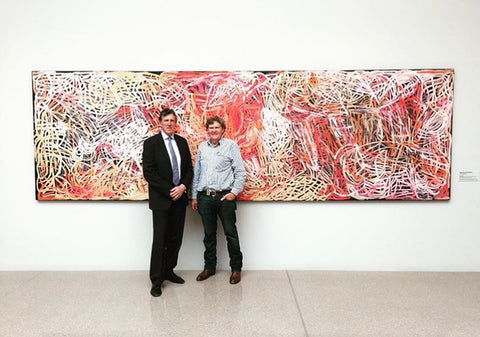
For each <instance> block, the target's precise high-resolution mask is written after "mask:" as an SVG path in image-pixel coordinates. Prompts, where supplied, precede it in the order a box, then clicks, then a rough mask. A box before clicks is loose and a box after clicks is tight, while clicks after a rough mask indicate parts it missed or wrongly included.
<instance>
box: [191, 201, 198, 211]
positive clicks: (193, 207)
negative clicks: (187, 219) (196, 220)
mask: <svg viewBox="0 0 480 337" xmlns="http://www.w3.org/2000/svg"><path fill="white" fill-rule="evenodd" d="M192 209H193V210H194V211H196V210H197V209H198V202H197V199H192Z"/></svg>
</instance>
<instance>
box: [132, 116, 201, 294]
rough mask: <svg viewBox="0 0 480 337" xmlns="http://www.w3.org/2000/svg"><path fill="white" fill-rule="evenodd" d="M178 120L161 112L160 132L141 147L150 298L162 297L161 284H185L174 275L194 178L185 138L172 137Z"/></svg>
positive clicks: (174, 135)
mask: <svg viewBox="0 0 480 337" xmlns="http://www.w3.org/2000/svg"><path fill="white" fill-rule="evenodd" d="M176 126H177V116H176V115H175V112H174V111H173V110H171V109H164V110H162V111H161V112H160V127H161V129H162V130H161V132H160V133H158V134H157V135H155V136H152V137H150V138H148V139H147V140H145V142H144V143H143V157H142V159H143V176H144V177H145V179H146V180H147V182H148V197H149V207H150V209H151V210H152V213H153V244H152V255H151V259H150V280H151V281H152V289H151V291H150V294H151V295H152V296H154V297H158V296H160V295H161V294H162V289H161V286H162V283H163V281H164V280H168V281H171V282H174V283H185V281H184V280H183V279H182V278H181V277H179V276H178V275H176V274H175V273H174V272H173V269H174V268H175V266H176V265H177V260H178V253H179V251H180V246H181V244H182V238H183V228H184V224H185V210H186V207H187V205H188V196H187V186H190V184H191V182H192V177H193V168H192V156H191V153H190V149H189V147H188V143H187V141H186V139H185V138H183V137H180V136H179V135H176V134H174V132H175V128H176Z"/></svg>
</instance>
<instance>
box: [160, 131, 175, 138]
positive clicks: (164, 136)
mask: <svg viewBox="0 0 480 337" xmlns="http://www.w3.org/2000/svg"><path fill="white" fill-rule="evenodd" d="M161 132H162V138H163V140H167V139H168V138H170V136H169V135H167V134H166V133H165V132H163V130H162V131H161ZM174 136H175V134H172V139H175V138H174Z"/></svg>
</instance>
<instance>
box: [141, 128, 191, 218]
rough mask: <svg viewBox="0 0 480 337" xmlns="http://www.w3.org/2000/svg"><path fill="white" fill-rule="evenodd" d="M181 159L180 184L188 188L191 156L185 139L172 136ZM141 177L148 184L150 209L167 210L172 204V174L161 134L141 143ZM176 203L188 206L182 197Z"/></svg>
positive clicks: (184, 197) (185, 199) (186, 199)
mask: <svg viewBox="0 0 480 337" xmlns="http://www.w3.org/2000/svg"><path fill="white" fill-rule="evenodd" d="M174 138H175V142H176V143H177V146H178V151H179V152H180V157H181V161H182V162H181V168H180V171H181V177H180V184H183V185H185V186H186V187H187V189H188V188H189V187H190V184H191V183H192V178H193V167H192V155H191V154H190V149H189V147H188V143H187V141H186V139H185V138H183V137H180V136H179V135H177V134H174ZM142 161H143V176H144V177H145V179H146V180H147V182H148V205H149V207H150V208H151V209H163V210H165V209H168V208H169V207H170V205H171V204H172V198H170V195H169V194H170V190H171V189H172V188H173V187H174V185H173V182H172V180H173V172H172V164H171V163H170V157H169V156H168V151H167V148H166V146H165V142H164V141H163V138H162V133H159V134H157V135H155V136H152V137H150V138H148V139H147V140H145V142H144V143H143V156H142ZM177 202H183V203H185V206H186V205H187V204H188V198H187V196H186V195H184V196H183V197H182V198H180V199H179V200H177Z"/></svg>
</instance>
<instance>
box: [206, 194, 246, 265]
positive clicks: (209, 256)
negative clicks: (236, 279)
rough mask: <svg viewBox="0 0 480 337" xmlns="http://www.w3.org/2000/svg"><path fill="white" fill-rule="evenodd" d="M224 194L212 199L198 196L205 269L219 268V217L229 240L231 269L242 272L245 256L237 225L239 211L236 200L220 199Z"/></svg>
mask: <svg viewBox="0 0 480 337" xmlns="http://www.w3.org/2000/svg"><path fill="white" fill-rule="evenodd" d="M223 196H224V193H218V194H217V195H215V196H213V197H211V196H206V195H203V194H200V193H199V194H198V196H197V202H198V205H197V206H198V213H200V216H201V217H202V222H203V229H204V232H205V237H204V239H203V244H204V245H205V253H204V259H205V267H204V269H208V270H215V269H216V267H217V217H219V218H220V220H221V222H222V226H223V231H224V232H225V236H226V238H227V249H228V255H229V256H230V268H231V269H232V271H233V270H238V271H240V270H242V266H243V265H242V259H243V255H242V252H241V251H240V240H239V239H238V232H237V227H236V226H235V223H236V221H237V218H236V215H235V210H236V209H237V202H236V200H224V201H220V199H221V198H222V197H223Z"/></svg>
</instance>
